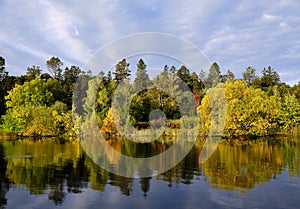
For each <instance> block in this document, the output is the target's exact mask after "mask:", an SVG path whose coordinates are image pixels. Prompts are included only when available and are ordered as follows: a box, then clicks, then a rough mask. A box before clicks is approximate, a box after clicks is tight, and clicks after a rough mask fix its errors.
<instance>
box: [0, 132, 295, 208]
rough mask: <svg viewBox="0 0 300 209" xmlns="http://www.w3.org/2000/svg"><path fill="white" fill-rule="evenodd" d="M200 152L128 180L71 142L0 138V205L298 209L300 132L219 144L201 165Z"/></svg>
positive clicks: (151, 148) (150, 146)
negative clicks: (291, 136)
mask: <svg viewBox="0 0 300 209" xmlns="http://www.w3.org/2000/svg"><path fill="white" fill-rule="evenodd" d="M125 145H126V144H124V143H117V144H115V145H114V146H115V147H119V149H120V150H123V148H124V146H125ZM126 146H127V145H126ZM161 146H165V145H163V144H160V143H154V142H153V143H151V144H148V145H147V147H146V148H145V145H143V146H141V148H139V145H136V147H135V148H136V149H135V150H140V152H148V154H149V155H151V154H153V153H151V152H156V151H155V150H157V149H158V148H160V147H161ZM200 152H201V146H195V147H194V148H193V149H192V150H191V152H190V153H189V154H188V155H187V157H186V158H185V159H184V160H183V161H182V162H181V163H180V164H178V165H177V166H175V167H174V168H172V169H171V170H169V171H167V172H165V173H163V174H161V175H158V176H155V177H152V178H143V179H129V178H124V177H120V176H116V175H114V174H111V173H108V172H106V171H105V170H103V169H101V168H99V167H98V166H97V165H96V164H95V163H93V161H92V160H91V159H90V158H89V157H88V156H87V155H86V154H85V153H84V151H83V150H82V148H81V146H80V144H79V143H76V142H65V143H60V142H55V141H53V140H50V139H44V140H32V139H24V140H0V166H1V170H0V188H1V190H0V208H11V209H19V208H24V209H29V208H72V209H76V208H80V209H88V208H93V209H94V208H107V209H108V208H130V209H133V208H144V209H147V208H157V209H159V208H164V209H166V208H172V209H176V208H178V209H179V208H180V209H184V208H192V209H196V208H272V209H274V208H300V140H299V137H298V138H294V139H291V140H287V139H270V140H259V141H256V142H251V143H237V142H231V143H230V142H223V143H221V144H220V145H219V146H218V148H217V150H216V151H215V152H214V154H213V155H212V156H211V157H210V159H209V160H207V161H206V162H204V163H199V162H198V158H199V154H200ZM114 160H116V159H113V158H112V159H111V161H112V162H113V161H114Z"/></svg>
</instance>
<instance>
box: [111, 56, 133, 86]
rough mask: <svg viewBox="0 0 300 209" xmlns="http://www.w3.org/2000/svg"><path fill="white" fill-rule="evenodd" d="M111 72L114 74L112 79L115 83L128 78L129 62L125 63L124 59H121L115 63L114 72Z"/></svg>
mask: <svg viewBox="0 0 300 209" xmlns="http://www.w3.org/2000/svg"><path fill="white" fill-rule="evenodd" d="M113 74H114V75H115V78H114V80H115V81H116V82H117V83H120V82H121V81H122V80H124V79H126V78H129V76H130V75H131V74H130V70H129V63H127V61H126V59H123V60H121V61H120V62H118V64H117V65H116V69H115V72H113Z"/></svg>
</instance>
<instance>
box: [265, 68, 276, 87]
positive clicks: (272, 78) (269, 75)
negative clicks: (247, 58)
mask: <svg viewBox="0 0 300 209" xmlns="http://www.w3.org/2000/svg"><path fill="white" fill-rule="evenodd" d="M279 84H280V77H279V75H278V73H277V72H276V71H275V70H273V69H272V68H271V66H268V68H267V69H266V68H264V69H263V70H262V77H261V86H262V87H270V86H274V85H279Z"/></svg>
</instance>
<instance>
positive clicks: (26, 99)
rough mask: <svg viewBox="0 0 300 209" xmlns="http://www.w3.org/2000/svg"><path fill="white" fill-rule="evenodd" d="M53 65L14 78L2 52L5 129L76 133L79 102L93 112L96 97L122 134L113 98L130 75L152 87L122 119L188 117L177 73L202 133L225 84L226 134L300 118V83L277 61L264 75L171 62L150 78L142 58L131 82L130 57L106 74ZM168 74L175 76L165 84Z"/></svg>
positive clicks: (108, 125)
mask: <svg viewBox="0 0 300 209" xmlns="http://www.w3.org/2000/svg"><path fill="white" fill-rule="evenodd" d="M46 66H47V69H48V73H46V72H42V69H41V68H40V67H39V66H32V67H28V68H27V71H26V74H25V75H20V76H11V75H9V73H8V72H7V71H6V68H5V59H4V58H3V57H0V86H1V87H0V88H1V89H0V107H1V108H0V114H1V115H2V116H1V130H2V132H7V133H12V134H17V135H23V136H58V135H64V136H75V135H76V128H75V125H76V122H77V121H75V122H74V118H72V109H73V111H74V106H73V104H72V101H75V102H79V103H81V105H79V109H77V110H76V111H79V112H80V111H81V112H84V114H86V115H88V114H92V111H93V110H91V109H89V105H88V104H89V103H95V106H94V107H95V113H96V118H97V121H98V125H99V127H100V128H101V131H102V132H103V133H110V132H114V131H115V130H114V123H115V122H116V121H114V119H113V118H112V111H114V110H113V109H112V107H111V102H112V97H113V95H114V92H115V90H116V89H117V87H118V85H119V84H120V83H121V82H123V81H124V80H125V81H127V83H126V82H125V84H124V82H123V83H122V85H127V86H128V87H129V88H131V89H133V90H135V89H144V90H143V91H141V92H139V93H138V94H136V95H134V97H133V98H131V99H132V100H131V103H130V108H129V114H128V115H122V114H120V115H119V116H118V117H119V120H120V121H119V122H121V123H123V125H124V124H125V125H126V123H128V122H130V123H131V124H133V125H134V126H136V127H139V128H143V127H144V128H145V127H148V125H149V124H148V120H149V114H150V112H151V111H152V110H154V109H160V110H162V111H163V112H164V113H165V115H166V117H167V118H168V119H169V120H171V121H176V120H178V119H180V118H181V114H180V108H179V105H178V102H176V101H175V100H174V98H172V97H171V96H170V92H172V93H173V95H179V98H180V99H182V100H184V99H185V94H183V93H182V90H181V89H182V86H181V85H182V84H181V83H180V82H179V81H178V80H176V79H173V77H174V78H175V77H176V78H180V79H181V80H182V81H183V82H184V83H185V84H186V86H187V87H188V88H189V89H190V90H191V92H192V94H193V96H194V98H195V101H196V105H197V107H198V112H199V114H200V130H201V134H202V135H207V134H208V132H209V129H210V128H211V120H210V119H211V117H212V115H211V102H212V100H211V95H213V94H216V95H217V94H218V93H217V92H218V91H219V90H220V89H223V90H224V92H225V97H226V103H227V114H226V121H225V122H226V123H225V124H226V125H225V131H224V136H228V137H232V136H233V137H239V136H266V135H276V134H283V133H284V134H286V133H288V132H290V131H291V130H292V129H293V128H294V127H296V126H297V125H298V124H299V122H300V105H299V101H300V82H299V83H298V84H297V85H294V86H293V87H291V86H289V85H288V84H286V83H284V82H281V80H280V76H279V74H278V73H277V72H276V71H275V70H274V69H272V68H271V67H270V66H268V67H267V68H264V69H263V70H262V72H261V75H260V76H259V75H257V73H256V69H254V68H253V67H248V68H246V70H245V71H244V72H243V78H242V79H236V78H235V75H234V73H233V72H231V71H230V70H228V71H227V72H226V73H225V74H222V72H221V70H220V68H219V66H218V64H217V63H213V64H212V65H211V67H210V69H209V71H208V73H205V72H204V71H203V70H201V71H200V72H199V73H198V74H197V73H196V72H191V71H190V70H189V69H188V68H187V67H186V66H184V65H182V66H181V67H179V68H176V67H175V66H167V65H165V66H164V67H163V70H162V72H161V73H160V74H159V75H158V76H156V77H154V78H150V76H149V74H148V72H147V65H146V63H145V62H144V60H142V59H140V60H139V61H138V63H137V65H136V67H135V70H136V73H135V78H134V80H133V81H130V78H131V75H132V72H131V68H130V63H129V62H128V61H127V60H126V59H123V60H121V61H119V62H118V63H117V64H116V66H115V68H114V70H113V71H112V72H111V71H109V72H108V73H106V74H105V73H103V72H100V73H99V74H98V75H92V73H91V71H84V70H82V69H80V68H79V67H77V66H70V67H65V68H64V69H63V68H62V66H63V62H62V61H61V60H60V58H58V57H51V58H50V59H49V60H47V61H46ZM172 76H173V77H172ZM78 79H80V80H78ZM166 79H167V80H168V81H170V80H171V81H170V82H165V81H166ZM172 79H173V80H172ZM78 81H79V82H81V81H82V82H85V87H86V88H84V89H83V90H82V91H83V95H84V96H85V97H86V98H85V99H84V100H83V99H82V98H74V96H76V95H73V93H74V90H75V85H76V82H78ZM154 83H155V84H156V85H159V86H164V87H165V89H168V92H166V91H162V90H160V89H159V88H155V87H154V88H153V87H152V88H147V87H148V86H151V85H152V84H154ZM94 90H96V91H97V93H96V97H93V98H91V99H92V100H93V101H90V100H89V99H88V97H87V96H88V95H89V94H90V93H91V91H94ZM124 93H126V92H124ZM187 106H188V105H187ZM72 107H73V108H72ZM80 108H82V109H80ZM120 108H121V107H120ZM73 113H74V112H73ZM75 120H76V119H75ZM78 120H80V118H78ZM174 123H175V122H174ZM171 124H172V123H171Z"/></svg>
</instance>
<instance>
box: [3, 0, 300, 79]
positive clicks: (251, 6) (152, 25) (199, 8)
mask: <svg viewBox="0 0 300 209" xmlns="http://www.w3.org/2000/svg"><path fill="white" fill-rule="evenodd" d="M297 8H299V1H296V0H281V1H275V0H273V1H257V2H255V3H253V2H251V1H246V0H243V1H238V2H236V1H229V0H228V1H222V2H219V1H211V0H205V1H201V3H200V2H199V1H196V0H187V1H184V2H183V1H171V0H167V1H157V0H152V1H146V2H145V1H135V2H132V1H110V0H92V1H88V2H85V1H71V0H65V1H42V0H40V1H35V2H34V3H33V2H31V3H30V4H29V3H25V2H20V1H17V0H11V1H5V3H3V4H2V5H1V8H0V13H1V19H0V24H1V26H2V32H1V34H0V47H1V53H2V54H1V56H4V57H5V58H7V60H8V61H7V63H8V65H10V66H11V69H8V70H10V71H11V72H12V73H13V72H16V73H17V72H18V73H19V72H20V69H25V68H26V67H27V66H24V65H25V64H27V62H29V61H32V62H33V63H31V65H42V66H41V67H43V65H44V63H45V61H46V59H49V58H50V57H51V56H59V57H60V58H61V59H62V60H63V61H64V62H65V63H66V65H68V64H76V65H83V64H84V62H85V61H86V60H87V59H88V58H89V57H90V56H91V55H92V54H93V53H94V52H95V51H96V50H98V49H99V48H100V47H103V46H104V45H105V44H107V43H109V42H111V41H113V40H115V39H116V38H120V37H122V36H124V35H129V34H132V33H139V32H146V31H154V32H165V33H171V34H174V35H178V36H180V37H182V38H185V39H187V40H189V41H191V42H193V43H194V44H196V45H197V46H198V47H199V48H200V49H203V50H204V52H205V53H207V55H208V56H209V58H210V59H211V60H214V61H217V62H219V64H220V66H221V67H222V66H223V67H224V69H223V71H226V70H227V69H231V70H233V71H235V72H236V74H237V75H239V74H241V71H243V70H244V69H245V68H246V67H247V65H256V66H257V67H258V68H259V69H258V70H260V68H261V67H265V66H266V65H272V66H273V65H274V66H275V67H274V69H276V70H278V71H280V72H285V71H287V72H289V71H296V70H299V68H298V66H299V61H298V60H299V54H300V53H299V50H300V49H299V48H300V46H299V35H298V34H299V33H300V25H299V21H300V15H299V12H298V9H297ZM23 59H26V60H23ZM35 60H36V61H35ZM25 61H26V62H25ZM9 63H10V64H9ZM133 65H134V64H133ZM13 66H18V69H16V68H15V67H13ZM13 74H14V73H13ZM286 79H287V80H288V77H286ZM291 79H292V78H291ZM293 79H294V78H293ZM299 80H300V77H299Z"/></svg>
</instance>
